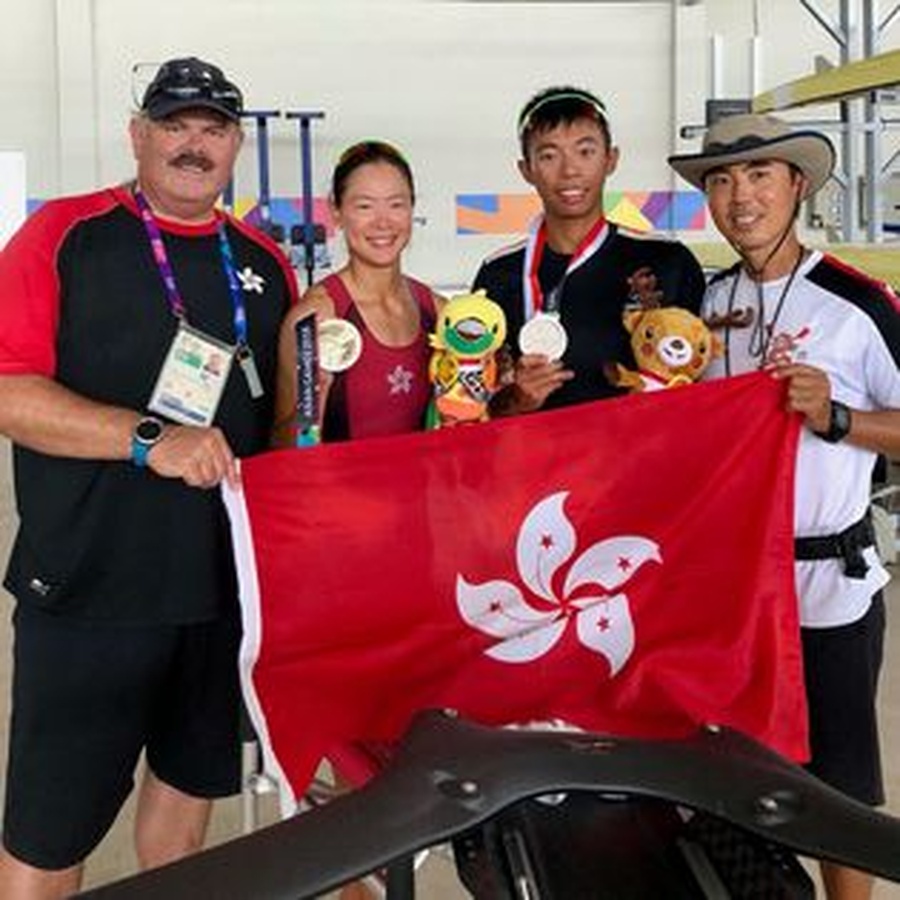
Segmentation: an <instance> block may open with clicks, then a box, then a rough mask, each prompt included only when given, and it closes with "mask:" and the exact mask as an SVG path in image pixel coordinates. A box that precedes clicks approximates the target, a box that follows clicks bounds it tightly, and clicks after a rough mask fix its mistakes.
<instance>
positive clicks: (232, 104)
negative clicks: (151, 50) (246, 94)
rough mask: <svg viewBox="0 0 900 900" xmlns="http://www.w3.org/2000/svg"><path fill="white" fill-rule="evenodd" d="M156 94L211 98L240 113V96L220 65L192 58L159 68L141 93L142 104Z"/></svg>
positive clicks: (156, 96)
mask: <svg viewBox="0 0 900 900" xmlns="http://www.w3.org/2000/svg"><path fill="white" fill-rule="evenodd" d="M159 97H169V98H171V99H174V100H200V99H203V100H212V101H213V102H215V103H218V104H219V105H221V106H223V107H224V108H225V109H227V110H229V111H230V112H232V113H234V115H236V116H239V115H240V114H241V112H242V111H243V96H242V95H241V92H240V91H239V90H238V89H237V88H236V87H235V86H234V85H233V84H231V82H229V81H228V80H227V79H226V78H225V76H224V74H223V73H222V71H221V69H218V68H217V67H215V66H210V65H207V64H204V63H198V62H195V61H184V62H170V63H165V64H164V65H162V66H161V67H160V69H159V71H158V72H157V74H156V77H155V78H154V79H153V82H152V83H151V84H150V86H149V88H148V89H147V94H146V96H145V97H144V103H143V105H144V107H145V108H146V107H147V106H149V105H151V104H152V102H153V101H154V100H155V99H157V98H159Z"/></svg>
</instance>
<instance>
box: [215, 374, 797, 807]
mask: <svg viewBox="0 0 900 900" xmlns="http://www.w3.org/2000/svg"><path fill="white" fill-rule="evenodd" d="M783 407H784V397H783V386H782V385H780V384H779V383H777V382H775V381H774V380H773V379H771V378H770V377H769V376H767V375H764V374H759V373H755V374H752V375H746V376H741V377H737V378H731V379H723V380H720V381H714V382H709V383H704V384H699V385H694V386H690V387H684V388H679V389H676V390H670V391H661V392H653V393H649V394H641V395H634V396H629V397H623V398H619V399H615V400H605V401H600V402H597V403H592V404H585V405H580V406H577V407H571V408H568V409H564V410H559V411H553V412H546V413H541V414H538V415H529V416H521V417H517V418H510V419H505V420H499V421H495V422H490V423H486V424H482V425H472V426H463V427H458V428H452V429H445V430H440V431H436V432H430V433H426V434H415V435H404V436H400V437H391V438H377V439H371V440H366V441H357V442H350V443H343V444H334V445H328V446H319V447H315V448H312V449H304V450H293V449H291V450H282V451H277V452H273V453H269V454H265V455H263V456H259V457H256V458H253V459H249V460H246V461H244V462H243V465H242V481H243V485H242V489H241V490H240V491H237V492H228V491H226V503H227V506H228V509H229V514H230V518H231V521H232V533H233V537H234V544H235V554H236V559H237V565H238V575H239V581H240V591H241V602H242V607H243V616H244V629H245V635H244V644H243V650H242V660H241V666H242V675H243V678H244V687H245V695H246V699H247V702H248V706H249V709H250V712H251V717H252V719H253V722H254V725H255V726H256V729H257V733H258V735H259V736H260V739H261V742H262V745H263V751H264V759H265V763H266V768H267V770H269V771H271V772H272V774H274V775H275V776H276V777H277V778H278V779H279V780H280V781H281V782H282V783H283V784H286V785H288V786H289V787H290V789H291V790H292V791H293V793H294V795H295V797H299V796H300V795H302V792H303V790H304V789H305V787H306V786H307V784H308V782H309V780H310V779H311V777H312V775H313V774H314V772H315V769H316V767H317V764H318V763H319V762H320V760H321V758H322V757H323V755H327V754H329V753H332V752H338V748H340V747H344V746H346V745H348V744H349V743H351V742H354V741H363V742H384V741H393V740H396V739H397V738H398V737H399V736H400V735H401V734H402V732H403V731H404V729H405V727H406V726H407V725H408V724H409V722H410V720H411V718H412V716H413V715H414V713H415V712H416V711H418V710H421V709H426V708H453V709H456V710H458V711H459V713H460V715H462V716H466V717H470V718H472V719H474V720H477V721H479V722H482V723H487V724H506V723H525V722H533V721H553V720H563V721H565V722H568V723H571V724H573V725H576V726H578V727H580V728H584V729H587V730H591V731H597V732H602V733H607V734H619V735H627V736H638V737H641V736H643V737H650V738H653V737H659V738H670V737H680V736H684V735H686V734H688V733H690V732H691V731H692V730H693V729H695V728H696V727H697V726H698V725H699V724H703V723H718V724H722V725H729V726H732V727H734V728H737V729H739V730H741V731H743V732H745V733H747V734H749V735H752V736H754V737H756V738H757V739H759V740H761V741H763V742H764V743H766V744H768V745H769V746H770V747H772V748H773V749H775V750H777V751H779V752H781V753H783V754H784V755H786V756H788V757H791V758H794V759H797V760H803V759H805V758H806V756H807V743H806V707H805V696H804V692H803V683H802V667H801V656H800V647H799V637H798V622H797V603H796V597H795V592H794V575H793V571H794V567H793V528H792V523H793V473H794V459H795V450H796V441H797V435H798V430H799V426H798V422H797V420H796V417H794V416H790V415H788V414H787V413H785V412H784V411H783Z"/></svg>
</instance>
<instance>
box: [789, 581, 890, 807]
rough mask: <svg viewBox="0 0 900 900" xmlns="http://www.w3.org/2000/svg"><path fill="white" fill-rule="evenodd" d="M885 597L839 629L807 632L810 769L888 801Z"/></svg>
mask: <svg viewBox="0 0 900 900" xmlns="http://www.w3.org/2000/svg"><path fill="white" fill-rule="evenodd" d="M884 628H885V618H884V597H883V596H882V594H881V592H880V591H879V592H878V593H877V594H876V595H875V596H874V597H873V598H872V605H871V606H870V607H869V610H868V611H867V612H866V614H865V615H864V616H863V617H862V618H861V619H859V620H858V621H856V622H852V623H851V624H849V625H841V626H839V627H836V628H803V629H802V630H801V634H802V640H803V666H804V671H805V676H806V695H807V699H808V703H809V739H810V745H811V749H812V759H811V761H810V763H809V765H808V766H807V769H808V770H809V771H810V772H812V774H813V775H816V776H818V777H819V778H821V779H822V781H825V782H827V783H828V784H830V785H831V786H832V787H834V788H837V789H838V790H839V791H841V792H843V793H844V794H847V795H849V796H850V797H853V798H854V799H855V800H859V801H860V802H861V803H866V804H868V805H869V806H880V805H881V804H882V803H884V782H883V779H882V773H881V753H880V751H879V744H878V719H877V715H876V706H875V697H876V693H877V688H878V674H879V672H880V671H881V660H882V655H883V648H884Z"/></svg>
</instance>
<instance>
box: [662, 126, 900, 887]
mask: <svg viewBox="0 0 900 900" xmlns="http://www.w3.org/2000/svg"><path fill="white" fill-rule="evenodd" d="M669 163H670V164H671V165H672V167H673V168H674V169H675V171H676V172H678V174H679V175H681V176H682V177H683V178H685V179H686V180H687V181H689V182H690V183H691V184H693V185H695V186H696V187H698V188H700V189H701V190H703V191H704V192H705V193H706V196H707V201H708V204H709V209H710V212H711V213H712V217H713V220H714V221H715V223H716V227H717V228H718V229H719V231H721V233H722V234H723V235H724V237H725V238H726V239H727V240H728V242H729V243H730V244H731V245H732V247H734V249H735V250H736V251H737V252H738V254H739V255H740V257H741V259H740V262H739V263H738V264H737V265H735V266H734V267H732V268H731V269H729V270H728V271H725V272H721V273H720V274H718V275H716V276H714V277H713V279H712V280H711V282H710V284H709V287H708V289H707V293H706V297H705V298H704V304H703V316H704V318H705V319H706V321H707V322H708V323H709V324H711V325H712V326H713V327H714V328H716V329H718V330H719V331H720V334H721V337H722V342H723V346H724V348H725V352H724V354H723V356H722V358H721V359H718V360H715V361H714V362H713V364H712V366H711V367H710V369H709V370H708V376H707V377H721V376H723V375H731V374H738V373H741V372H748V371H752V370H754V369H767V370H770V371H772V373H773V375H774V376H775V377H776V378H779V379H784V380H785V381H786V382H787V391H786V396H787V407H788V409H789V410H791V411H793V412H797V413H799V414H801V415H802V416H803V422H804V425H805V428H804V429H803V432H802V435H801V440H800V449H799V454H798V460H797V472H796V502H795V513H794V515H795V533H796V535H797V536H798V537H797V540H796V542H795V544H796V557H797V563H796V576H797V577H796V583H797V590H798V595H799V598H800V622H801V637H802V642H803V657H804V666H805V673H806V689H807V695H808V700H809V727H810V746H811V753H812V758H811V761H810V763H809V768H810V770H811V771H812V772H813V773H814V774H816V775H818V776H819V777H820V778H822V779H823V780H825V781H827V782H828V783H829V784H831V785H832V786H834V787H835V788H837V789H839V790H841V791H843V792H844V793H846V794H848V795H850V796H852V797H854V798H856V799H857V800H859V801H862V802H864V803H867V804H870V805H873V806H877V805H879V804H881V803H883V802H884V792H883V784H882V777H881V765H880V757H879V748H878V729H877V720H876V715H875V693H876V683H877V677H878V672H879V669H880V666H881V658H882V638H883V633H884V604H883V598H882V593H881V589H882V588H883V587H884V585H885V584H886V583H887V581H888V579H889V577H890V576H889V575H888V573H887V571H886V569H885V568H884V566H883V565H882V564H881V562H880V560H879V559H878V556H877V553H876V550H875V547H874V534H873V529H872V526H871V521H870V519H869V518H868V516H867V509H868V506H869V486H870V483H871V477H872V470H873V467H874V465H875V462H876V458H877V455H878V454H879V453H883V454H886V455H888V456H891V457H894V458H897V457H900V316H898V308H897V302H896V297H895V296H894V294H893V293H892V292H891V291H890V290H889V289H888V288H886V287H885V286H884V285H881V284H878V283H876V282H875V281H873V280H872V279H870V278H868V277H867V276H865V275H864V274H862V273H861V272H858V271H856V270H854V269H851V268H850V267H848V266H846V265H845V264H843V263H841V262H838V261H837V260H836V259H834V258H833V257H831V256H829V255H828V254H827V253H822V252H820V251H814V250H810V249H808V248H806V247H804V246H803V245H802V244H801V243H800V240H799V238H798V235H797V216H798V212H799V210H800V206H801V204H802V202H803V200H804V199H805V198H807V197H809V196H810V195H812V194H813V193H815V192H816V191H817V190H819V189H820V188H821V187H822V186H823V185H824V184H825V182H826V181H827V180H828V178H829V177H830V175H831V171H832V168H833V166H834V151H833V149H832V147H831V143H830V142H829V141H828V139H827V138H826V137H825V136H824V135H822V134H819V133H818V132H816V131H809V130H792V129H791V128H790V127H789V126H788V125H787V124H786V123H785V122H782V121H781V120H779V119H777V118H775V117H773V116H761V115H736V116H732V117H729V118H725V119H722V120H720V121H719V122H717V123H716V124H715V125H713V126H712V127H711V128H710V129H709V130H708V132H707V134H706V137H705V140H704V142H703V149H702V151H701V152H700V153H696V154H688V155H679V156H673V157H670V159H669ZM839 535H840V539H838V536H839ZM822 876H823V881H824V884H825V888H826V893H827V895H828V897H829V898H830V900H837V898H840V900H850V898H853V900H857V898H860V900H862V898H869V897H871V893H872V878H871V876H870V875H868V874H866V873H863V872H858V871H855V870H852V869H848V868H846V867H842V866H837V865H835V864H833V863H822Z"/></svg>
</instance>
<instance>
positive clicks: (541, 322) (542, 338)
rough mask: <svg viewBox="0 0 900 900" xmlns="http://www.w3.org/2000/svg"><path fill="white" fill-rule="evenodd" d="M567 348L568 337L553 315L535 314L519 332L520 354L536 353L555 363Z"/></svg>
mask: <svg viewBox="0 0 900 900" xmlns="http://www.w3.org/2000/svg"><path fill="white" fill-rule="evenodd" d="M568 346H569V336H568V335H567V334H566V329H565V328H564V327H563V325H562V323H561V322H560V321H559V316H558V315H556V314H555V313H545V312H538V313H535V314H534V315H533V316H532V317H531V318H530V319H529V320H528V321H527V322H526V323H525V324H524V325H523V326H522V328H521V329H520V330H519V349H520V350H521V351H522V353H537V354H540V355H541V356H546V357H547V359H549V360H550V362H556V361H557V360H559V359H562V356H563V354H564V353H565V352H566V347H568Z"/></svg>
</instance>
